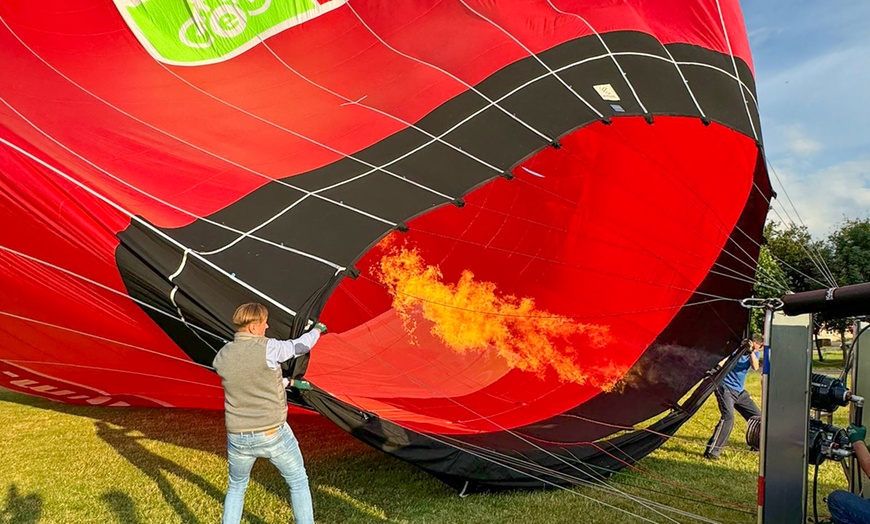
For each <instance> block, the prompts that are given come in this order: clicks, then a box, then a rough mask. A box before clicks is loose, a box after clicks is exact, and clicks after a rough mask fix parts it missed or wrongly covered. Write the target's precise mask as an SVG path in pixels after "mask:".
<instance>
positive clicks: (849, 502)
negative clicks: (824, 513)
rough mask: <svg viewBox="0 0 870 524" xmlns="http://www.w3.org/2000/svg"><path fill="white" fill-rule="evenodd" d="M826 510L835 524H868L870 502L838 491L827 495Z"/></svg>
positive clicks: (869, 522) (846, 492) (852, 494)
mask: <svg viewBox="0 0 870 524" xmlns="http://www.w3.org/2000/svg"><path fill="white" fill-rule="evenodd" d="M828 510H829V511H830V512H831V519H832V520H833V521H834V522H836V523H837V524H870V500H865V499H862V498H861V497H859V496H858V495H855V494H854V493H849V492H848V491H843V490H841V489H838V490H837V491H835V492H833V493H831V494H830V495H828Z"/></svg>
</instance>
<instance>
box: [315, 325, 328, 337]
mask: <svg viewBox="0 0 870 524" xmlns="http://www.w3.org/2000/svg"><path fill="white" fill-rule="evenodd" d="M314 329H316V330H317V331H320V334H321V335H323V334H325V333H326V324H324V323H323V322H318V323H317V324H314Z"/></svg>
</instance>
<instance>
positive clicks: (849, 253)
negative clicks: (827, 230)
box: [826, 218, 870, 358]
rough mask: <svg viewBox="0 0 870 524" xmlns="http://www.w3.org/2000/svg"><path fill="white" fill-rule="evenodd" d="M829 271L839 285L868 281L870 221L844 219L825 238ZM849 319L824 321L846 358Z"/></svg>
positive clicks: (869, 277)
mask: <svg viewBox="0 0 870 524" xmlns="http://www.w3.org/2000/svg"><path fill="white" fill-rule="evenodd" d="M827 244H828V249H829V251H830V253H831V261H830V262H831V272H832V273H833V275H834V278H835V279H836V281H837V285H839V286H849V285H852V284H861V283H864V282H870V219H868V218H865V219H863V220H859V219H847V220H845V221H844V222H843V223H842V224H841V225H840V226H839V228H837V229H836V230H835V231H834V232H833V233H831V234H830V235H829V236H828V239H827ZM851 323H852V321H851V319H838V320H832V321H828V322H826V328H827V329H828V330H830V331H837V332H839V333H840V349H841V350H842V351H843V358H845V355H846V341H845V334H846V330H847V329H848V328H849V326H850V325H851Z"/></svg>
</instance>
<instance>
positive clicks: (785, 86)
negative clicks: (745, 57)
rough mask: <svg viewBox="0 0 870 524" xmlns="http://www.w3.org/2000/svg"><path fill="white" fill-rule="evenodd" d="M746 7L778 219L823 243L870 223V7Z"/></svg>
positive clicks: (758, 2)
mask: <svg viewBox="0 0 870 524" xmlns="http://www.w3.org/2000/svg"><path fill="white" fill-rule="evenodd" d="M741 6H742V8H743V16H744V19H745V21H746V30H747V33H748V34H749V44H750V46H751V48H752V56H753V61H754V63H755V78H756V84H757V90H758V101H759V109H760V112H761V129H762V134H763V141H764V147H765V152H766V153H767V158H768V162H769V164H770V168H771V173H770V178H771V181H772V183H773V185H774V190H775V191H776V192H777V193H778V195H779V197H778V201H779V202H778V203H774V206H773V210H772V211H771V212H770V216H771V218H772V219H774V220H778V219H779V220H781V221H785V222H788V221H794V222H796V223H797V224H799V225H800V224H803V225H806V226H807V227H808V228H809V230H810V232H811V233H812V234H813V236H814V237H815V238H817V239H822V238H824V237H826V236H827V235H828V234H829V233H831V232H832V231H833V230H835V229H836V228H837V226H838V225H839V224H841V223H842V222H843V220H844V219H846V218H859V219H864V218H868V217H870V100H868V97H870V2H868V1H867V0H826V1H818V0H812V1H807V0H742V2H741ZM783 188H784V189H783ZM789 199H790V200H791V203H790V202H789ZM792 204H793V206H792ZM795 210H796V211H795ZM786 212H788V213H787V214H786Z"/></svg>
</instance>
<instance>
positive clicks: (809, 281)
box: [764, 222, 830, 293]
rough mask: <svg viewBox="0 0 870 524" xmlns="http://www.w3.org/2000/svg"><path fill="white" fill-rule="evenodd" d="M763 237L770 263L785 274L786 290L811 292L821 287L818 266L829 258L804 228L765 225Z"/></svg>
mask: <svg viewBox="0 0 870 524" xmlns="http://www.w3.org/2000/svg"><path fill="white" fill-rule="evenodd" d="M764 238H765V240H767V245H766V247H767V249H768V250H769V251H770V255H771V257H772V258H773V260H774V261H775V262H776V263H777V264H778V265H779V267H780V268H781V269H782V272H783V273H784V274H785V277H786V278H785V279H786V282H787V283H788V287H789V290H790V291H794V292H796V293H797V292H800V291H811V290H813V289H821V288H823V287H825V284H824V283H825V282H827V281H828V279H827V278H825V276H824V275H823V273H822V270H821V269H820V266H822V262H827V261H828V259H829V258H830V249H829V248H828V246H827V245H825V243H824V242H820V241H816V240H813V238H812V235H811V234H810V232H809V230H808V229H807V227H806V226H798V225H796V224H791V225H785V226H784V225H783V224H781V223H779V222H768V223H767V225H766V226H764Z"/></svg>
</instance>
